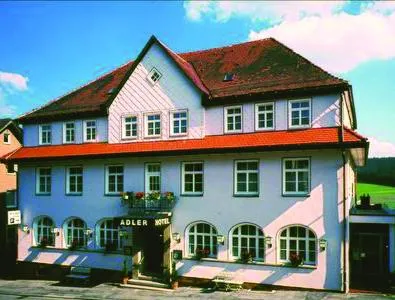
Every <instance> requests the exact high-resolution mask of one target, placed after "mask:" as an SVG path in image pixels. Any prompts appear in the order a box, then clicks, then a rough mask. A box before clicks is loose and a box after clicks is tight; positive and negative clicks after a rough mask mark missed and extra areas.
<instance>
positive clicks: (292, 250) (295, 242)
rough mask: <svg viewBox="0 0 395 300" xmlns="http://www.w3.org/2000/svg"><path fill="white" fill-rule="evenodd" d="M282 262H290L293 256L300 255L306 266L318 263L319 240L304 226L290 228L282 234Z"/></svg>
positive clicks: (280, 254)
mask: <svg viewBox="0 0 395 300" xmlns="http://www.w3.org/2000/svg"><path fill="white" fill-rule="evenodd" d="M279 241H280V247H279V251H280V253H279V257H280V261H284V262H286V261H289V258H290V256H291V255H292V254H297V255H299V256H300V257H301V258H302V259H303V262H304V263H305V264H315V263H316V251H317V238H316V236H315V234H314V232H313V231H311V230H310V229H309V228H306V227H303V226H289V227H286V228H284V229H282V231H281V232H280V236H279Z"/></svg>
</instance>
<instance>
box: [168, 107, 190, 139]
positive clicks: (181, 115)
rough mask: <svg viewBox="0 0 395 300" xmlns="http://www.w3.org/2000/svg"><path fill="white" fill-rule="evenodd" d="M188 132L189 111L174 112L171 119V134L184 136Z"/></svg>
mask: <svg viewBox="0 0 395 300" xmlns="http://www.w3.org/2000/svg"><path fill="white" fill-rule="evenodd" d="M187 131H188V113H187V111H177V112H172V113H171V117H170V132H171V134H172V135H183V134H186V133H187Z"/></svg>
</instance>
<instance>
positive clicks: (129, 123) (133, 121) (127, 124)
mask: <svg viewBox="0 0 395 300" xmlns="http://www.w3.org/2000/svg"><path fill="white" fill-rule="evenodd" d="M136 137H137V117H136V116H127V117H123V126H122V138H123V139H129V138H136Z"/></svg>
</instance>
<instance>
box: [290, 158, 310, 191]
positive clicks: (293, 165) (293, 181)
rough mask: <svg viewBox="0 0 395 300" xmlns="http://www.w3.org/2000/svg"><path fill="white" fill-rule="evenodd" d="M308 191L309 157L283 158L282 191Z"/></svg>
mask: <svg viewBox="0 0 395 300" xmlns="http://www.w3.org/2000/svg"><path fill="white" fill-rule="evenodd" d="M309 191H310V159H309V158H285V159H283V193H284V194H285V195H287V194H290V195H306V194H308V193H309Z"/></svg>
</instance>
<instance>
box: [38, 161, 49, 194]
mask: <svg viewBox="0 0 395 300" xmlns="http://www.w3.org/2000/svg"><path fill="white" fill-rule="evenodd" d="M36 172H37V175H36V193H37V194H43V195H49V194H51V168H38V169H37V171H36Z"/></svg>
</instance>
